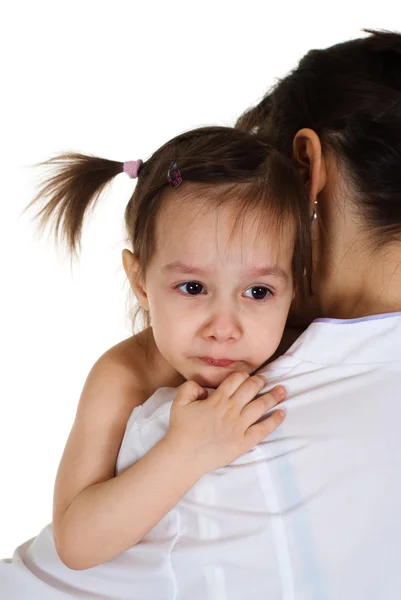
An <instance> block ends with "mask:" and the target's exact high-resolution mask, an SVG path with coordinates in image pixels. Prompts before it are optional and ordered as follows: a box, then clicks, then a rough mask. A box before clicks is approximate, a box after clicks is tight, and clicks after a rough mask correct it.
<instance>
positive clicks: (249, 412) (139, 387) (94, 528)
mask: <svg viewBox="0 0 401 600" xmlns="http://www.w3.org/2000/svg"><path fill="white" fill-rule="evenodd" d="M132 359H133V356H132V354H131V355H130V356H129V360H128V362H127V357H126V356H125V357H124V356H122V354H121V351H120V350H118V347H116V348H113V349H111V351H109V352H107V353H106V354H105V355H104V356H103V357H102V358H101V359H99V361H98V362H97V363H96V364H95V366H94V367H93V369H92V371H91V372H90V374H89V376H88V379H87V381H86V383H85V386H84V390H83V393H82V396H81V399H80V402H79V406H78V410H77V415H76V419H75V422H74V425H73V427H72V430H71V434H70V436H69V438H68V441H67V445H66V448H65V451H64V454H63V457H62V460H61V463H60V467H59V470H58V473H57V478H56V485H55V496H54V515H53V517H54V518H53V528H54V538H55V544H56V549H57V552H58V554H59V556H60V558H61V560H62V561H63V562H64V563H65V564H66V566H68V567H69V568H71V569H76V570H81V569H88V568H90V567H94V566H96V565H98V564H100V563H103V562H106V561H108V560H110V559H111V558H113V557H115V556H116V555H117V554H120V553H121V552H123V551H125V550H127V549H128V548H130V547H131V546H133V545H135V544H136V543H138V542H139V541H140V540H141V539H142V538H143V537H144V536H145V535H146V534H147V533H148V532H149V531H150V530H151V529H152V527H154V526H155V525H156V524H157V523H158V522H159V521H160V520H161V519H162V518H163V517H164V516H165V515H166V514H167V513H168V512H169V511H170V510H171V509H172V508H173V507H174V506H175V505H176V504H177V502H178V501H179V500H180V499H181V498H182V496H183V495H184V494H185V493H186V492H187V491H188V490H189V489H190V488H191V487H192V486H193V485H194V484H195V483H196V481H198V480H199V479H200V477H202V475H203V474H205V473H207V472H209V471H211V470H213V469H216V468H220V467H222V466H225V465H227V464H229V463H230V462H232V461H233V460H235V458H237V457H238V456H240V455H241V454H244V453H245V452H247V451H248V450H250V449H251V448H252V447H254V446H255V445H256V444H258V443H259V442H260V441H261V440H262V439H265V438H266V437H267V435H269V433H271V432H272V431H273V430H274V429H276V428H277V427H278V425H279V424H280V423H281V422H282V420H283V417H284V415H283V413H282V412H281V411H276V412H274V413H272V415H271V416H270V417H269V418H268V419H265V420H262V421H260V419H261V417H263V415H264V414H265V413H266V412H267V411H269V410H270V409H271V408H273V407H274V406H275V405H276V404H277V403H278V402H280V401H281V400H283V398H284V395H285V394H284V393H283V390H281V393H280V390H279V389H276V388H275V390H273V391H272V392H270V393H267V394H264V395H261V396H259V397H258V398H257V399H255V400H254V401H252V400H253V399H254V398H255V396H256V395H257V394H259V393H260V391H261V389H262V388H263V387H264V386H265V385H266V380H265V379H264V378H263V377H261V376H258V375H255V376H253V377H250V376H249V375H247V374H243V373H233V374H231V375H230V376H229V377H228V378H227V379H226V380H225V381H224V382H223V383H222V384H221V385H220V387H219V388H218V389H217V390H216V391H214V392H213V393H212V394H211V395H210V397H207V392H206V391H205V390H203V388H201V387H200V386H199V385H197V384H196V383H194V382H190V381H188V382H186V383H184V384H183V385H182V386H181V388H179V391H178V392H177V396H176V398H175V400H174V402H173V405H172V407H171V415H170V424H169V429H168V433H167V434H166V436H165V437H164V438H163V439H162V440H161V441H160V442H159V443H158V444H156V445H155V446H154V447H153V448H152V449H151V450H150V451H149V452H148V453H147V454H146V455H145V456H144V457H143V458H142V459H141V460H139V461H138V462H137V463H135V464H133V465H132V466H131V467H129V468H128V469H127V470H126V471H124V472H123V473H122V474H121V475H119V476H117V477H115V476H114V469H115V462H116V458H117V454H118V451H119V448H120V445H121V441H122V438H123V435H124V431H125V427H126V423H127V420H128V418H129V416H130V414H131V412H132V410H133V408H134V406H135V405H138V404H140V403H142V402H143V401H144V400H145V399H146V397H147V396H146V393H147V391H148V388H147V391H146V393H145V392H144V388H143V381H144V378H143V377H142V376H141V375H140V373H141V368H140V365H139V368H138V369H137V371H138V373H136V372H135V369H133V365H132ZM145 387H146V386H145ZM158 387H159V386H158Z"/></svg>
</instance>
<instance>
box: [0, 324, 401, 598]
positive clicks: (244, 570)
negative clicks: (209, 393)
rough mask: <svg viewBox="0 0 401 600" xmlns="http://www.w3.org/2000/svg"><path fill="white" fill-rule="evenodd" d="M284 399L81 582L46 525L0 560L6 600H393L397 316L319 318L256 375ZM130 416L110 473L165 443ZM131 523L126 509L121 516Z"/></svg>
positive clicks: (156, 398) (149, 405)
mask: <svg viewBox="0 0 401 600" xmlns="http://www.w3.org/2000/svg"><path fill="white" fill-rule="evenodd" d="M264 372H265V373H266V374H267V376H268V378H269V381H270V384H269V386H270V387H271V386H272V385H273V384H275V383H277V382H278V381H280V382H282V383H284V384H285V385H286V387H287V389H288V399H287V400H286V402H285V407H286V410H287V417H286V420H285V421H284V423H283V424H282V425H281V427H280V428H279V429H278V430H277V431H276V432H275V433H274V434H272V435H271V436H270V437H268V438H266V440H265V441H264V442H262V443H261V444H259V445H258V446H256V447H255V448H254V449H252V450H251V451H250V452H248V453H247V454H245V455H244V456H242V457H240V458H239V459H238V460H236V461H234V462H233V463H231V464H230V465H228V466H227V467H224V468H222V469H219V470H217V471H214V472H212V473H209V474H207V475H205V476H204V477H203V478H202V479H201V480H200V481H199V482H198V483H197V484H196V485H195V486H194V487H193V488H192V489H191V490H190V491H189V492H188V493H187V494H186V495H185V496H184V498H183V499H182V500H181V501H180V502H179V503H178V505H177V506H176V507H175V508H173V510H171V511H170V512H169V513H168V514H167V515H166V516H165V517H164V518H163V519H162V521H161V522H160V523H159V524H158V525H157V526H156V527H155V528H154V529H153V530H152V531H151V532H150V533H149V534H148V535H147V536H146V537H145V538H144V539H143V540H142V541H141V542H140V543H139V544H137V545H136V546H134V547H133V548H131V549H129V550H128V551H126V552H124V553H123V554H121V555H119V556H117V557H116V558H114V559H113V560H111V561H109V562H108V563H105V564H102V565H99V566H97V567H94V568H92V569H88V570H85V571H73V570H71V569H68V568H67V567H66V566H65V565H64V564H63V563H62V562H61V561H60V560H59V558H58V556H57V553H56V550H55V546H54V541H53V535H52V528H51V525H48V526H47V527H46V528H45V529H44V530H43V531H42V532H41V533H40V534H39V535H38V536H37V537H36V538H34V539H32V540H29V541H28V542H25V543H24V544H22V545H21V546H20V547H19V548H17V549H16V551H15V553H14V556H13V558H12V559H10V560H9V561H0V598H1V599H2V600H3V599H4V600H72V599H75V600H76V599H82V600H95V599H96V600H248V599H249V598H258V599H266V600H326V599H327V600H351V599H352V600H368V599H370V598H371V599H372V600H394V598H396V597H398V596H399V595H400V594H401V591H400V590H401V568H400V561H401V518H400V515H399V513H400V507H401V313H394V314H390V315H380V316H377V317H371V318H368V319H356V320H352V321H329V320H318V321H315V322H314V323H312V325H311V326H310V327H309V328H308V330H307V331H306V332H305V333H304V334H303V335H302V336H301V338H300V339H299V340H298V341H297V342H296V343H295V344H294V345H293V346H292V348H291V349H290V350H289V352H287V354H286V355H284V356H283V357H282V358H280V359H278V360H277V361H276V362H275V363H273V364H272V365H269V367H267V368H266V369H265V371H264ZM174 395H175V390H174V389H171V388H163V389H161V390H158V391H157V392H156V393H155V394H154V395H153V396H152V397H151V398H150V399H149V400H148V401H147V402H145V404H143V405H142V406H139V407H137V408H135V410H134V411H133V413H132V415H131V417H130V419H129V421H128V423H127V428H126V432H125V436H124V440H123V442H122V446H121V449H120V452H119V456H118V460H117V472H118V473H121V472H122V471H124V470H125V469H127V468H128V467H129V466H130V465H131V464H133V463H134V462H135V461H137V460H139V459H140V458H141V457H142V456H143V455H144V454H145V453H146V452H147V451H148V450H149V449H150V448H151V447H152V446H153V445H154V444H155V443H156V442H158V441H159V440H160V439H161V438H162V437H163V435H164V434H165V433H166V431H167V427H168V421H169V411H170V406H171V402H172V399H173V398H174ZM132 518H135V507H134V506H133V508H132Z"/></svg>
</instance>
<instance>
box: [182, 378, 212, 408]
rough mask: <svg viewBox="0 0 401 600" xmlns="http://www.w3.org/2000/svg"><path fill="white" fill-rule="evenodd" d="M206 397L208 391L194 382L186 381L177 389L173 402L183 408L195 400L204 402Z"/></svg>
mask: <svg viewBox="0 0 401 600" xmlns="http://www.w3.org/2000/svg"><path fill="white" fill-rule="evenodd" d="M207 397H208V391H207V390H205V388H203V387H202V386H201V385H199V384H197V383H196V382H195V381H186V382H185V383H183V384H182V385H181V386H180V387H179V391H178V394H177V396H176V397H175V400H174V402H175V403H176V404H180V405H181V406H185V405H186V404H190V403H191V402H194V401H195V400H205V398H207Z"/></svg>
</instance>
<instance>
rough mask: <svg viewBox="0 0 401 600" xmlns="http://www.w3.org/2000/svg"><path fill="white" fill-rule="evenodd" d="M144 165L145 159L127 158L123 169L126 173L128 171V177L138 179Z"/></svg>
mask: <svg viewBox="0 0 401 600" xmlns="http://www.w3.org/2000/svg"><path fill="white" fill-rule="evenodd" d="M142 165H143V161H142V160H141V159H139V160H127V161H126V162H125V163H124V166H123V171H124V173H127V175H128V177H131V179H136V178H137V177H138V171H139V169H140V167H141V166H142Z"/></svg>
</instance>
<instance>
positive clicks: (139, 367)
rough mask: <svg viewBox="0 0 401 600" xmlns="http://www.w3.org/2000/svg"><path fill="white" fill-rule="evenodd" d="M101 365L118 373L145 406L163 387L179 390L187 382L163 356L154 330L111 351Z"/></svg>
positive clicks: (146, 330) (146, 331) (116, 346)
mask: <svg viewBox="0 0 401 600" xmlns="http://www.w3.org/2000/svg"><path fill="white" fill-rule="evenodd" d="M98 363H99V366H100V365H104V366H105V368H111V369H113V370H116V371H118V372H119V376H121V377H122V378H123V380H124V381H125V384H126V385H129V386H131V387H133V388H135V389H136V394H137V398H136V402H135V404H138V403H143V402H144V401H145V400H146V399H147V398H149V397H150V396H152V394H153V393H154V392H155V391H156V390H157V389H158V388H160V387H176V386H178V385H181V383H183V381H184V379H183V378H182V377H181V375H179V374H178V373H177V371H176V370H175V369H174V368H173V367H172V366H171V365H170V364H169V363H168V362H167V361H166V359H165V358H164V357H163V356H162V355H161V354H160V352H159V350H158V348H157V346H156V344H155V341H154V337H153V332H152V328H150V327H149V328H147V329H145V330H144V331H141V332H140V333H138V334H136V335H133V336H131V337H129V338H127V339H125V340H123V341H122V342H119V343H118V344H116V345H115V346H113V347H112V348H110V349H109V350H107V351H106V352H105V353H104V354H103V355H102V356H101V357H100V359H99V361H98ZM139 398H140V401H139V402H138V400H139Z"/></svg>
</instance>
